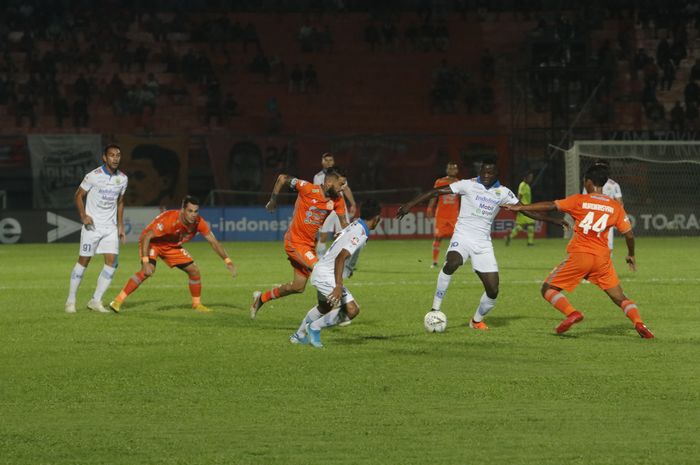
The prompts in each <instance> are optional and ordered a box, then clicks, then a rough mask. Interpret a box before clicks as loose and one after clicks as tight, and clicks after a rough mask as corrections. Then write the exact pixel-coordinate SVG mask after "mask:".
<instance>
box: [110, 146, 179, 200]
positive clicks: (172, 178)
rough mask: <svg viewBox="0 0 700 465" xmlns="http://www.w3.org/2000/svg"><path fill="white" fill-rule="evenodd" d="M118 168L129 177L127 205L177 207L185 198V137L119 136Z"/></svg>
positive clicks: (126, 196) (126, 195)
mask: <svg viewBox="0 0 700 465" xmlns="http://www.w3.org/2000/svg"><path fill="white" fill-rule="evenodd" d="M114 137H115V139H114V143H116V144H118V145H119V146H120V147H121V149H122V161H121V167H120V169H122V170H123V171H124V172H125V173H126V175H127V176H128V177H129V186H128V187H127V189H126V194H125V199H126V203H127V205H132V206H162V207H166V208H174V207H179V206H180V204H181V202H182V198H183V197H184V196H185V195H186V194H187V155H188V152H189V138H188V137H187V136H135V135H131V134H128V135H127V134H119V135H116V136H114Z"/></svg>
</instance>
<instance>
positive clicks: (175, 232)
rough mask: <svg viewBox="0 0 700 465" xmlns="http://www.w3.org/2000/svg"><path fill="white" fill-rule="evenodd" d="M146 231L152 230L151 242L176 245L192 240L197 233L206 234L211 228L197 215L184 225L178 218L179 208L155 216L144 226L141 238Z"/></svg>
mask: <svg viewBox="0 0 700 465" xmlns="http://www.w3.org/2000/svg"><path fill="white" fill-rule="evenodd" d="M148 231H153V237H152V238H151V244H158V245H164V246H170V247H178V246H181V245H182V244H184V243H185V242H188V241H190V240H192V238H193V237H194V236H195V234H197V233H199V234H201V235H202V236H206V235H207V234H209V233H210V232H211V229H210V228H209V224H208V223H207V222H206V221H205V220H204V218H202V217H201V216H199V215H197V218H196V219H195V220H194V223H193V224H190V225H186V224H185V223H183V222H182V220H181V219H180V210H167V211H164V212H163V213H161V214H160V215H158V216H156V218H155V219H154V220H153V221H151V223H150V224H149V225H148V226H146V227H145V228H144V230H143V232H142V233H141V238H143V236H144V235H145V234H146V233H147V232H148Z"/></svg>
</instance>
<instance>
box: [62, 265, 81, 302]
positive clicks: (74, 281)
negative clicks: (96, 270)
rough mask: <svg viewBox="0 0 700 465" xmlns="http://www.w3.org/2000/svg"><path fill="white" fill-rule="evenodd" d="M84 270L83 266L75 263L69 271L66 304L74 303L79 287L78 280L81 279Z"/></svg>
mask: <svg viewBox="0 0 700 465" xmlns="http://www.w3.org/2000/svg"><path fill="white" fill-rule="evenodd" d="M84 272H85V267H84V266H83V265H81V264H80V263H76V264H75V266H74V267H73V271H71V273H70V286H69V290H68V299H66V303H67V304H74V303H75V296H76V294H77V293H78V287H80V282H81V281H82V280H83V273H84Z"/></svg>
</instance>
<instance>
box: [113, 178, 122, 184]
mask: <svg viewBox="0 0 700 465" xmlns="http://www.w3.org/2000/svg"><path fill="white" fill-rule="evenodd" d="M114 182H115V183H117V184H121V183H122V180H121V179H119V178H117V179H115V180H114Z"/></svg>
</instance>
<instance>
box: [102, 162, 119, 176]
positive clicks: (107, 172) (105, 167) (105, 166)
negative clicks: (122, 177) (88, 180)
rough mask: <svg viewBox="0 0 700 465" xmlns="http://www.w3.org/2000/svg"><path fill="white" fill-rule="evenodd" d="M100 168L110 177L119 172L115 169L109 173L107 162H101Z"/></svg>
mask: <svg viewBox="0 0 700 465" xmlns="http://www.w3.org/2000/svg"><path fill="white" fill-rule="evenodd" d="M100 168H102V171H103V172H104V174H106V175H107V176H110V177H111V176H115V175H117V174H119V170H115V171H114V173H110V172H109V170H108V169H107V163H103V164H102V166H101V167H100Z"/></svg>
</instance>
